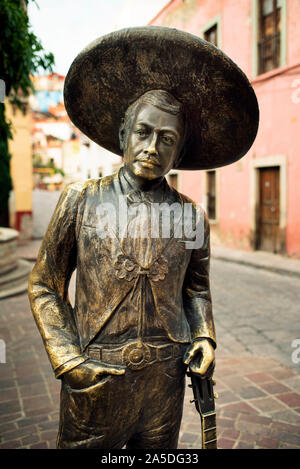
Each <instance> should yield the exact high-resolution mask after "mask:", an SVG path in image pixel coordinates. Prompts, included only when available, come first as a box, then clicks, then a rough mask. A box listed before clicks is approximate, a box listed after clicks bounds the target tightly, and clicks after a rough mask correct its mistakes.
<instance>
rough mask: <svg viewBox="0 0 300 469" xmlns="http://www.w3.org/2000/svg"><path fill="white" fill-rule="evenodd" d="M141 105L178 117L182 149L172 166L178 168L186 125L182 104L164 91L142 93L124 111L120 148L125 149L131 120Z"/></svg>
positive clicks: (131, 123)
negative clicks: (180, 122)
mask: <svg viewBox="0 0 300 469" xmlns="http://www.w3.org/2000/svg"><path fill="white" fill-rule="evenodd" d="M141 104H152V106H155V107H156V108H158V109H160V110H161V111H164V112H168V113H169V114H172V115H173V116H180V117H181V118H182V121H183V125H184V129H185V131H184V138H183V144H182V149H181V151H180V154H179V156H178V158H177V160H176V162H175V164H174V167H176V166H178V164H179V163H180V161H181V159H182V157H183V151H184V142H185V138H186V134H187V125H186V119H185V112H184V109H183V106H182V104H181V103H180V102H179V101H178V100H177V99H176V98H174V96H172V95H171V94H170V93H169V92H168V91H164V90H151V91H147V92H146V93H144V94H143V95H142V96H140V97H139V98H138V99H137V100H136V101H134V102H133V103H132V104H131V105H130V106H129V107H128V108H127V110H126V112H125V115H124V118H123V120H122V124H121V127H120V148H121V149H122V150H125V149H126V148H127V143H128V138H129V134H130V131H131V128H132V125H133V120H134V117H135V115H136V111H137V109H138V107H139V106H140V105H141Z"/></svg>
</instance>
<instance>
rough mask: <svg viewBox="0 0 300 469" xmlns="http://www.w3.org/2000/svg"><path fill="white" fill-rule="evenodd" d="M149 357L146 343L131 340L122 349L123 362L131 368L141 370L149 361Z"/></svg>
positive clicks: (149, 353)
mask: <svg viewBox="0 0 300 469" xmlns="http://www.w3.org/2000/svg"><path fill="white" fill-rule="evenodd" d="M150 358H151V352H150V348H149V347H148V345H146V344H139V343H138V342H133V343H131V344H128V345H126V347H125V348H124V349H123V351H122V359H123V363H124V364H125V365H127V366H128V368H130V369H131V370H141V369H142V368H144V367H145V366H146V365H147V364H148V363H149V362H150Z"/></svg>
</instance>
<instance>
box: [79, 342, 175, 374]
mask: <svg viewBox="0 0 300 469" xmlns="http://www.w3.org/2000/svg"><path fill="white" fill-rule="evenodd" d="M182 345H183V344H166V345H153V344H149V343H147V344H146V343H144V342H143V343H140V342H130V343H128V344H125V345H122V346H114V347H113V346H107V345H98V344H97V345H91V346H90V347H88V349H87V355H88V356H89V357H90V358H93V359H95V360H99V361H101V362H103V363H106V364H112V365H126V366H127V367H128V368H130V369H131V370H141V369H142V368H144V367H145V366H147V365H151V364H153V363H156V362H162V361H165V360H170V359H171V358H178V357H180V356H181V355H182Z"/></svg>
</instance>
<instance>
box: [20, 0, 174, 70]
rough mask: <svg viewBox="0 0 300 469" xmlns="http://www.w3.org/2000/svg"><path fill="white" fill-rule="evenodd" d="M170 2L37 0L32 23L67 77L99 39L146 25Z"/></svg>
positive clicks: (30, 9)
mask: <svg viewBox="0 0 300 469" xmlns="http://www.w3.org/2000/svg"><path fill="white" fill-rule="evenodd" d="M167 3H168V1H167V0H37V4H38V7H39V8H38V7H37V6H36V5H35V4H34V3H33V2H30V4H29V8H28V14H29V20H30V23H31V26H32V30H33V32H34V33H35V35H36V36H37V37H38V38H39V39H40V40H41V42H42V45H43V47H44V49H45V51H46V52H52V53H53V54H54V56H55V66H54V71H55V72H57V73H59V74H61V75H66V74H67V72H68V69H69V67H70V65H71V63H72V62H73V60H74V59H75V57H76V56H77V54H78V53H79V52H80V51H81V50H82V49H83V48H84V47H86V46H87V45H88V44H89V43H90V42H92V41H94V40H95V39H96V38H98V37H100V36H102V35H104V34H107V33H110V32H111V31H115V30H118V29H122V28H126V27H131V26H145V25H147V24H148V23H149V21H150V20H151V19H152V18H153V17H154V16H155V15H156V14H157V13H158V12H159V11H160V10H161V9H162V8H163V7H164V5H166V4H167Z"/></svg>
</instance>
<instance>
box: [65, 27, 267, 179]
mask: <svg viewBox="0 0 300 469" xmlns="http://www.w3.org/2000/svg"><path fill="white" fill-rule="evenodd" d="M157 89H162V90H166V91H168V92H170V93H171V94H172V95H173V96H174V97H175V98H177V99H178V100H179V101H180V102H182V103H183V105H184V109H185V110H186V113H187V117H188V123H189V124H188V125H189V127H190V131H191V132H190V138H189V139H188V141H187V148H186V151H185V153H184V157H183V159H182V160H181V162H180V165H179V166H178V168H179V169H188V170H195V169H212V168H217V167H220V166H225V165H227V164H230V163H233V162H235V161H237V160H239V159H240V158H241V157H242V156H243V155H245V154H246V153H247V151H248V150H249V148H250V147H251V145H252V143H253V141H254V139H255V136H256V133H257V129H258V120H259V110H258V104H257V99H256V96H255V93H254V90H253V88H252V87H251V85H250V83H249V81H248V79H247V77H246V75H245V74H244V73H243V72H242V71H241V69H240V68H239V67H238V66H237V65H236V64H235V63H234V62H233V61H232V60H231V59H230V58H229V57H227V56H226V55H225V54H224V53H223V52H222V51H221V50H219V49H218V48H216V47H215V46H213V45H212V44H210V43H208V42H206V41H204V40H202V39H200V38H198V37H196V36H194V35H192V34H190V33H186V32H183V31H179V30H176V29H171V28H166V27H159V26H147V27H138V28H129V29H122V30H120V31H116V32H113V33H111V34H108V35H106V36H103V37H100V38H99V39H97V40H96V41H94V42H92V43H91V44H90V45H89V46H87V47H86V48H85V49H84V50H83V51H82V52H81V53H80V54H79V55H78V56H77V57H76V58H75V60H74V62H73V63H72V65H71V67H70V70H69V72H68V74H67V76H66V80H65V85H64V102H65V107H66V110H67V113H68V115H69V117H70V119H71V120H72V122H73V123H74V124H75V126H76V127H78V128H79V129H80V130H81V131H82V132H83V133H84V134H85V135H87V136H88V137H89V138H90V139H91V140H92V141H94V142H96V143H97V144H99V145H100V146H102V147H104V148H106V149H107V150H109V151H111V152H113V153H116V154H118V155H122V150H121V149H120V144H119V127H120V124H121V120H122V118H123V117H124V113H125V111H126V109H127V108H128V106H129V105H130V104H132V103H133V102H134V101H135V100H136V99H137V98H138V97H139V96H141V95H142V94H144V93H145V92H146V91H150V90H157Z"/></svg>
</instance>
